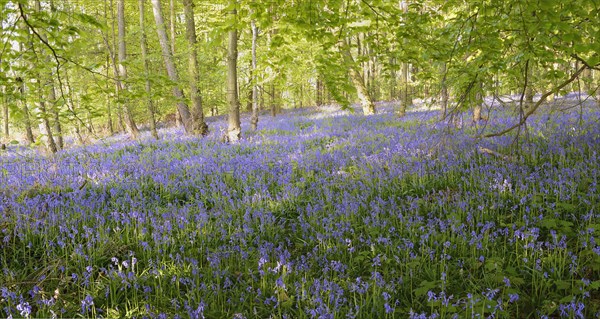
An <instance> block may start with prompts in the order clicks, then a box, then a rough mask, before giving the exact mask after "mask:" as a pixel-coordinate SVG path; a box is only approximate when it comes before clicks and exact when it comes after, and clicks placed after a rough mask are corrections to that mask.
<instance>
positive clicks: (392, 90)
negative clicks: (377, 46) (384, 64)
mask: <svg viewBox="0 0 600 319" xmlns="http://www.w3.org/2000/svg"><path fill="white" fill-rule="evenodd" d="M389 63H390V65H391V66H392V67H391V68H390V95H389V97H390V100H394V99H396V85H397V77H398V75H397V74H396V68H395V66H396V58H390V62H389Z"/></svg>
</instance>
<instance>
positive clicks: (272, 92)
mask: <svg viewBox="0 0 600 319" xmlns="http://www.w3.org/2000/svg"><path fill="white" fill-rule="evenodd" d="M274 81H275V80H273V81H271V83H270V84H269V96H270V104H271V116H277V104H276V103H277V102H275V83H274Z"/></svg>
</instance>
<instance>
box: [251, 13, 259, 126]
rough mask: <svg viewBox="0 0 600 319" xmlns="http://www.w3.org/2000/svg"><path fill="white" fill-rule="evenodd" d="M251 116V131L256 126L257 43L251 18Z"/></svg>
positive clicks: (256, 31)
mask: <svg viewBox="0 0 600 319" xmlns="http://www.w3.org/2000/svg"><path fill="white" fill-rule="evenodd" d="M251 24H252V78H251V80H252V117H251V118H250V126H251V128H252V130H253V131H256V129H257V128H258V83H257V82H258V81H257V79H256V69H257V67H256V46H257V44H258V27H257V26H256V22H255V21H254V20H252V22H251Z"/></svg>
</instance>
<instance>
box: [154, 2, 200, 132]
mask: <svg viewBox="0 0 600 319" xmlns="http://www.w3.org/2000/svg"><path fill="white" fill-rule="evenodd" d="M152 9H153V10H152V11H153V13H154V20H155V21H156V32H157V33H158V40H159V42H160V47H161V50H162V54H163V59H164V61H165V67H166V68H167V73H168V75H169V78H170V79H171V81H172V82H173V83H175V84H174V85H173V95H174V96H175V99H176V100H177V110H178V111H179V114H180V115H181V120H182V122H183V128H184V129H185V132H186V133H188V134H191V133H193V132H194V128H193V123H192V115H191V113H190V109H189V108H188V106H187V104H186V103H185V102H184V101H185V97H184V96H183V91H181V88H179V85H178V84H177V83H179V75H178V74H177V69H175V63H174V62H173V53H172V52H171V48H170V47H169V39H168V38H167V32H166V30H165V23H164V20H163V16H162V9H161V7H160V0H152Z"/></svg>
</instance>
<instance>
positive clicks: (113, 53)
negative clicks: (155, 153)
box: [104, 0, 125, 132]
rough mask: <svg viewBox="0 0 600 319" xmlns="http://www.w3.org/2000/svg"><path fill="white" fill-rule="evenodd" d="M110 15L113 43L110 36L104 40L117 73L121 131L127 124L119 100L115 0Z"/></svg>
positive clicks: (119, 83) (111, 0)
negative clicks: (124, 121)
mask: <svg viewBox="0 0 600 319" xmlns="http://www.w3.org/2000/svg"><path fill="white" fill-rule="evenodd" d="M104 6H105V10H107V8H106V1H105V2H104ZM107 15H108V14H107ZM110 17H111V25H112V27H111V31H112V32H111V35H112V43H109V42H108V36H107V37H106V38H105V39H104V41H105V44H106V49H107V50H108V52H109V54H110V59H111V61H112V67H113V73H114V75H115V98H116V100H117V103H116V104H115V105H116V106H117V122H118V124H119V131H120V132H122V131H124V130H125V125H124V124H123V107H122V104H121V102H119V101H120V100H121V80H120V79H119V69H118V66H117V53H116V52H117V50H118V49H117V27H116V26H115V23H116V21H117V19H116V17H115V10H114V3H113V0H110ZM107 22H108V18H107Z"/></svg>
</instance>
